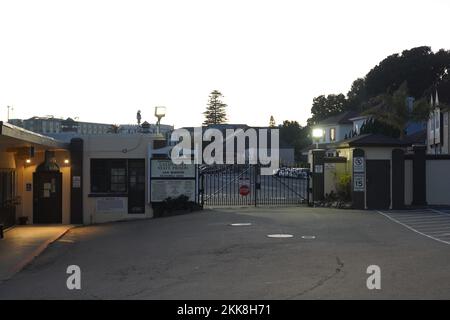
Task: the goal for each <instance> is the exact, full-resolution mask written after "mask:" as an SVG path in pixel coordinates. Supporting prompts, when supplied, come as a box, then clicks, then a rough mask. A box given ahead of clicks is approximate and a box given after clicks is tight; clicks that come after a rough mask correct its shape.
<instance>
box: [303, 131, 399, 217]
mask: <svg viewBox="0 0 450 320" xmlns="http://www.w3.org/2000/svg"><path fill="white" fill-rule="evenodd" d="M407 147H408V143H407V142H404V141H402V140H399V139H395V138H391V137H387V136H384V135H380V134H365V135H360V136H357V137H353V138H351V139H347V140H343V141H340V142H338V143H335V144H330V145H328V146H327V148H328V149H317V150H312V151H310V162H311V167H312V177H313V179H312V184H313V185H312V193H313V195H312V200H313V202H317V201H319V202H320V201H324V200H325V199H326V198H327V196H329V194H330V193H331V192H335V193H336V192H337V188H338V187H337V180H338V179H339V177H342V176H343V175H347V176H348V179H349V180H348V183H349V186H348V187H349V192H350V194H351V203H352V207H353V208H354V209H378V210H382V209H400V208H403V207H404V204H405V160H404V157H405V151H406V148H407ZM329 150H333V151H334V152H332V156H330V155H329V153H330V152H329Z"/></svg>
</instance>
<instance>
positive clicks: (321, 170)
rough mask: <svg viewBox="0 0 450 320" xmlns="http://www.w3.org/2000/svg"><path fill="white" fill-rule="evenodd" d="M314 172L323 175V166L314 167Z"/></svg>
mask: <svg viewBox="0 0 450 320" xmlns="http://www.w3.org/2000/svg"><path fill="white" fill-rule="evenodd" d="M314 172H315V173H323V165H321V164H316V165H315V166H314Z"/></svg>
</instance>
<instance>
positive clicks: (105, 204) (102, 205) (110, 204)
mask: <svg viewBox="0 0 450 320" xmlns="http://www.w3.org/2000/svg"><path fill="white" fill-rule="evenodd" d="M95 210H96V212H99V213H115V212H117V213H119V212H123V211H124V210H126V208H125V200H124V199H123V198H116V197H105V198H97V199H96V201H95Z"/></svg>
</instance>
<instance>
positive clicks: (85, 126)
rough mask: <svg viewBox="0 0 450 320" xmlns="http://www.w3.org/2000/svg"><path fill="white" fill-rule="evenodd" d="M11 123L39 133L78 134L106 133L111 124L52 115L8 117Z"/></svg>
mask: <svg viewBox="0 0 450 320" xmlns="http://www.w3.org/2000/svg"><path fill="white" fill-rule="evenodd" d="M8 122H9V123H11V124H12V125H15V126H17V127H21V128H24V129H26V130H29V131H32V132H36V133H41V134H48V133H50V134H52V133H78V134H103V133H108V130H109V129H110V128H111V126H112V124H107V123H95V122H83V121H78V120H74V119H72V118H67V119H62V118H55V117H53V116H48V117H32V118H29V119H10V120H9V121H8Z"/></svg>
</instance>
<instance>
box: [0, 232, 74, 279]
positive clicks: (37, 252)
mask: <svg viewBox="0 0 450 320" xmlns="http://www.w3.org/2000/svg"><path fill="white" fill-rule="evenodd" d="M75 227H76V226H71V227H69V228H67V229H66V230H64V231H63V232H61V233H60V234H58V235H56V236H55V237H53V238H51V239H49V240H47V241H45V242H44V243H42V244H41V245H40V246H38V247H37V248H36V250H34V251H33V252H32V253H31V254H29V255H28V256H27V257H25V259H23V260H22V261H21V262H19V263H18V264H16V265H15V266H14V267H12V268H11V269H10V272H11V274H10V275H9V276H7V277H6V278H5V279H1V281H5V280H9V279H11V278H12V277H13V276H14V275H15V274H16V273H18V272H20V271H21V270H22V269H23V268H25V267H26V266H27V265H28V264H30V263H31V262H32V261H33V260H34V258H36V257H38V256H39V255H40V254H41V253H42V252H44V250H45V249H47V247H48V246H49V245H51V244H52V243H53V242H55V241H58V240H59V239H61V238H62V237H64V236H65V235H66V233H67V232H69V231H70V230H72V229H73V228H75Z"/></svg>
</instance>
